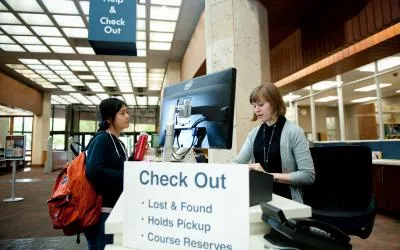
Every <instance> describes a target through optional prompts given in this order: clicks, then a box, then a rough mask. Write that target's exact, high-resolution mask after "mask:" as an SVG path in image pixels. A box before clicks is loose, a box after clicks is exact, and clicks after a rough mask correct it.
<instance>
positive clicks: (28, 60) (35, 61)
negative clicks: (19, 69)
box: [18, 58, 42, 64]
mask: <svg viewBox="0 0 400 250" xmlns="http://www.w3.org/2000/svg"><path fill="white" fill-rule="evenodd" d="M18 60H19V61H20V62H22V63H23V64H42V63H41V62H40V61H39V60H37V59H27V58H19V59H18Z"/></svg>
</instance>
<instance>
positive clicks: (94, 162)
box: [85, 98, 129, 250]
mask: <svg viewBox="0 0 400 250" xmlns="http://www.w3.org/2000/svg"><path fill="white" fill-rule="evenodd" d="M99 118H100V121H99V129H98V131H97V134H96V135H95V137H94V138H93V139H92V141H91V142H90V145H89V148H88V150H87V159H86V176H87V178H88V180H89V181H90V183H92V185H93V187H94V189H95V190H96V191H97V193H98V194H100V195H101V196H102V198H103V204H102V209H101V215H100V220H99V222H98V223H97V224H96V225H94V226H93V227H91V228H89V229H88V230H86V231H85V236H86V239H87V241H88V247H89V249H90V250H94V249H96V250H97V249H104V247H105V245H106V244H112V243H113V239H112V235H105V233H104V223H105V221H106V219H107V218H108V216H109V214H110V212H111V210H112V208H113V207H114V205H115V203H116V202H117V200H118V198H119V196H120V195H121V193H122V189H123V176H124V161H126V160H127V158H128V157H127V155H126V151H125V146H124V144H123V143H122V142H121V141H120V140H119V139H118V137H119V136H120V134H121V132H122V130H123V129H126V128H128V127H129V114H128V109H127V106H126V104H125V103H124V102H123V101H121V100H119V99H117V98H108V99H105V100H103V101H102V102H101V103H100V105H99Z"/></svg>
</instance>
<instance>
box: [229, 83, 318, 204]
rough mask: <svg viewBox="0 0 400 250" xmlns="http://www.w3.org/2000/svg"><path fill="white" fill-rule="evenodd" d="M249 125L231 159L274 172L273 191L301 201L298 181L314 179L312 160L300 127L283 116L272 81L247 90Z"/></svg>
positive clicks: (305, 183)
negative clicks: (252, 125) (250, 112)
mask: <svg viewBox="0 0 400 250" xmlns="http://www.w3.org/2000/svg"><path fill="white" fill-rule="evenodd" d="M250 104H251V105H253V110H254V114H253V119H252V120H253V121H256V120H259V121H260V122H261V124H260V125H259V126H257V127H256V128H254V129H252V130H251V131H250V132H249V134H248V136H247V138H246V141H245V143H244V145H243V147H242V149H241V150H240V153H239V155H238V156H237V157H236V158H235V159H234V160H233V162H234V163H241V164H246V163H249V162H251V164H249V167H250V169H252V170H258V171H262V172H268V173H270V174H272V175H273V176H274V185H273V193H275V194H277V195H280V196H283V197H286V198H288V199H293V200H295V201H297V202H300V203H302V202H303V199H302V192H301V186H302V185H311V184H312V183H313V182H314V179H315V170H314V163H313V161H312V158H311V153H310V150H309V148H308V141H307V139H306V137H305V135H304V132H303V130H302V129H301V128H300V127H298V126H297V125H295V124H294V123H292V122H290V121H288V120H286V118H285V114H286V106H285V103H284V101H283V98H282V96H281V94H280V93H279V90H278V88H277V87H276V86H275V85H274V84H263V85H260V86H258V87H256V88H255V89H254V90H253V91H252V92H251V94H250Z"/></svg>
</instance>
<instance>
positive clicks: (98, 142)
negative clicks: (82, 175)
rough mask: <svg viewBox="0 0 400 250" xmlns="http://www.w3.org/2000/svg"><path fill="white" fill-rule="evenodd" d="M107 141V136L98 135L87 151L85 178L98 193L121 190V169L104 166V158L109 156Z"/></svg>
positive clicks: (122, 173) (108, 138)
mask: <svg viewBox="0 0 400 250" xmlns="http://www.w3.org/2000/svg"><path fill="white" fill-rule="evenodd" d="M107 140H111V138H110V137H109V135H108V134H104V135H103V134H102V135H98V136H97V138H95V139H94V140H93V142H92V143H91V145H90V146H89V149H88V150H87V158H86V177H87V178H88V180H89V181H90V183H92V185H93V187H94V188H95V190H96V191H97V192H100V193H101V190H103V189H104V188H112V189H117V190H119V189H121V190H122V188H123V175H124V172H123V169H115V168H108V167H107V166H105V157H107V156H109V155H110V152H107Z"/></svg>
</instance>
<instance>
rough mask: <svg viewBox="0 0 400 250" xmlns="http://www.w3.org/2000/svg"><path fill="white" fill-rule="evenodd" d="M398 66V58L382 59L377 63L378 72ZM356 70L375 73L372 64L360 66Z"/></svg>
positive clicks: (399, 59) (399, 60)
mask: <svg viewBox="0 0 400 250" xmlns="http://www.w3.org/2000/svg"><path fill="white" fill-rule="evenodd" d="M398 65H400V57H399V56H391V57H387V58H384V59H382V60H379V61H378V71H384V70H387V69H390V68H393V67H396V66H398ZM356 70H358V71H363V72H375V65H374V63H370V64H367V65H365V66H362V67H360V68H358V69H356Z"/></svg>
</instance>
